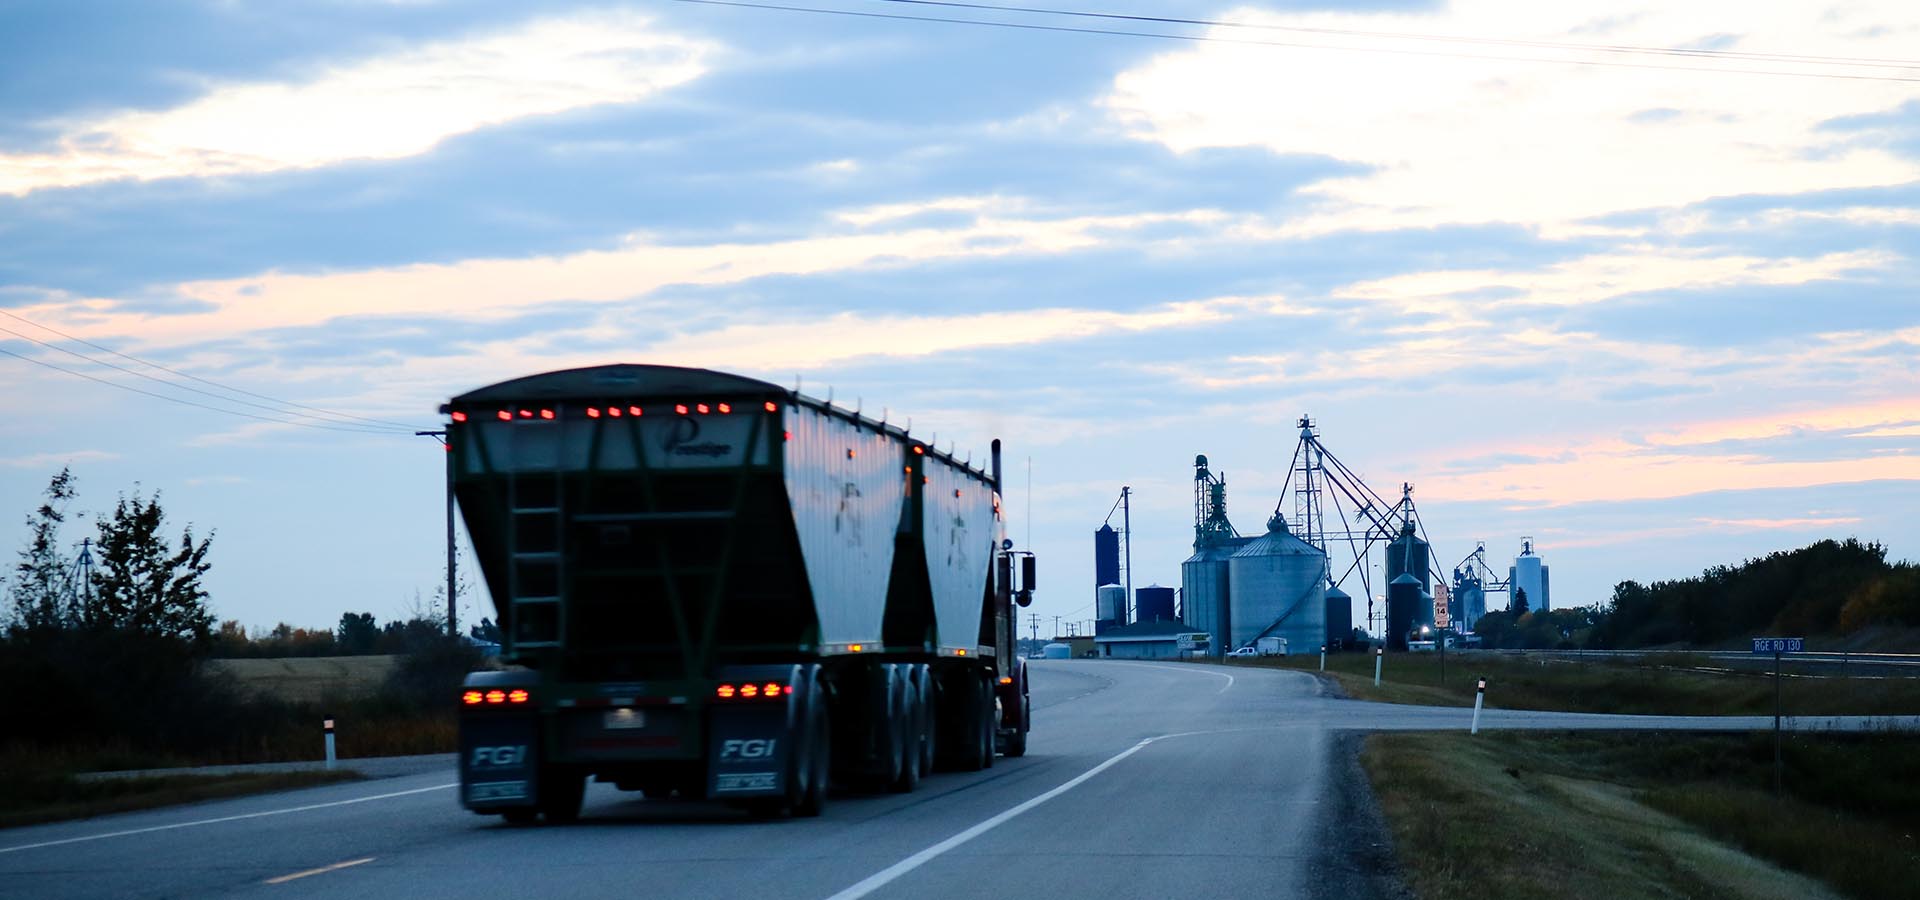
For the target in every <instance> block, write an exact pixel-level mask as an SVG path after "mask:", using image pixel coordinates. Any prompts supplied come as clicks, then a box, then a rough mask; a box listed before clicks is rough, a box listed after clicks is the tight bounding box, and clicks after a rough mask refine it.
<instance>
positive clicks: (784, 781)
mask: <svg viewBox="0 0 1920 900" xmlns="http://www.w3.org/2000/svg"><path fill="white" fill-rule="evenodd" d="M442 414H443V415H445V416H446V417H447V420H448V423H447V449H448V452H449V456H448V461H447V462H448V465H447V472H448V476H447V477H448V479H449V489H450V491H451V492H452V494H453V497H454V499H455V501H456V502H457V504H458V507H459V510H460V513H461V517H462V519H463V521H464V522H465V525H466V529H467V533H468V535H469V536H470V538H471V541H472V545H473V550H474V554H475V556H477V557H478V560H479V565H480V570H481V573H482V575H483V578H484V580H485V582H486V585H487V588H488V592H489V594H490V595H491V597H492V600H493V604H494V609H495V618H496V623H497V625H498V626H499V630H500V634H501V659H502V661H503V662H504V663H505V664H506V665H504V666H502V667H499V668H496V669H490V670H487V671H478V672H474V673H472V674H470V675H469V676H468V677H467V678H466V681H465V683H464V685H463V686H462V688H461V692H460V696H459V697H458V698H457V701H458V708H459V731H460V800H461V803H462V804H463V805H464V806H465V807H466V808H468V809H470V810H472V811H474V812H477V813H482V814H488V815H500V816H504V817H505V818H506V819H507V820H508V821H510V822H515V823H527V822H532V821H534V820H536V819H539V818H544V819H545V820H546V821H548V822H565V821H570V820H572V819H575V818H577V817H578V815H579V813H580V808H581V803H582V796H583V793H584V791H585V786H586V783H587V781H588V779H593V780H596V781H600V782H610V783H612V784H614V785H616V786H617V787H619V788H620V789H622V790H634V791H641V792H644V794H645V796H647V797H648V798H669V797H673V798H688V799H701V800H713V801H721V802H725V803H728V804H731V805H734V806H738V807H742V808H744V809H747V810H749V811H752V812H755V813H757V814H761V815H788V814H790V815H796V816H815V815H819V814H820V812H821V809H822V807H823V804H824V803H825V801H826V798H827V796H828V792H829V789H830V788H832V789H834V790H840V789H843V788H850V789H854V790H869V791H873V790H892V791H902V792H904V791H911V790H913V789H914V787H915V785H916V784H917V783H918V782H919V780H920V778H921V776H922V775H923V774H925V773H927V772H930V771H932V770H935V769H937V768H938V769H953V770H978V769H981V768H984V767H988V766H991V765H993V764H994V758H995V756H996V755H997V754H1006V755H1008V756H1021V755H1023V754H1024V753H1025V752H1026V746H1027V734H1028V730H1029V728H1030V726H1031V720H1032V716H1031V707H1030V704H1029V702H1028V689H1027V671H1026V668H1025V661H1024V660H1022V659H1020V658H1019V655H1018V654H1017V653H1016V652H1015V649H1016V642H1015V635H1014V626H1015V624H1016V619H1015V616H1014V610H1013V607H1014V606H1015V605H1016V604H1017V605H1019V606H1025V605H1027V604H1029V603H1030V602H1031V601H1032V591H1033V589H1034V586H1035V568H1036V567H1035V562H1034V557H1033V555H1032V554H1031V553H1026V552H1016V551H1014V549H1013V545H1012V543H1011V542H1010V541H1008V540H1007V539H1006V537H1005V534H1006V528H1005V523H1004V521H1003V517H1002V507H1001V501H1000V490H999V489H1000V442H999V441H998V440H995V441H994V442H993V445H992V452H991V454H990V456H989V457H988V462H987V464H986V465H985V466H976V465H974V464H973V462H972V461H971V458H970V455H969V458H965V459H963V458H958V457H956V456H955V455H954V454H953V453H952V452H951V449H950V450H949V451H945V452H943V451H941V450H940V449H939V448H937V447H935V446H933V445H932V444H930V443H927V442H925V441H923V440H921V439H919V438H917V437H915V436H913V435H911V434H909V433H908V431H907V430H906V429H904V428H902V427H900V426H898V425H896V424H892V423H889V422H887V421H884V420H882V421H876V420H874V419H872V418H870V417H867V416H864V415H862V414H861V413H860V412H859V411H849V410H846V409H843V408H840V407H837V406H834V405H833V404H832V403H830V402H823V401H820V400H817V399H814V398H811V397H808V396H805V395H802V394H801V393H800V392H799V391H798V390H797V389H794V390H788V389H785V388H781V387H779V386H777V385H774V384H770V383H768V382H765V381H760V380H757V379H752V378H746V377H742V376H739V375H732V374H726V373H721V372H715V371H709V370H704V369H692V368H679V367H672V366H658V365H626V364H622V365H605V366H596V367H590V368H581V369H570V370H565V371H557V372H548V373H544V374H538V375H532V376H528V377H524V378H517V379H514V380H511V381H505V382H501V383H499V384H495V385H491V386H488V387H483V388H479V389H477V390H474V391H470V392H468V393H465V394H462V395H460V396H457V397H454V398H453V399H452V400H451V402H449V403H447V404H446V405H445V406H443V407H442ZM1016 561H1018V563H1019V565H1018V566H1016V565H1015V562H1016ZM1016 569H1017V570H1018V581H1017V582H1016V574H1015V573H1016Z"/></svg>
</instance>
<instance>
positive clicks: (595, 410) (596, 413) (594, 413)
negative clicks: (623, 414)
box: [587, 406, 620, 419]
mask: <svg viewBox="0 0 1920 900" xmlns="http://www.w3.org/2000/svg"><path fill="white" fill-rule="evenodd" d="M613 414H614V415H616V416H617V415H619V414H620V412H619V411H618V410H615V411H614V413H613ZM587 418H589V419H598V418H600V407H598V406H589V407H587Z"/></svg>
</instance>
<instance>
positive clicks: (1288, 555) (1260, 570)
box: [1227, 516, 1327, 653]
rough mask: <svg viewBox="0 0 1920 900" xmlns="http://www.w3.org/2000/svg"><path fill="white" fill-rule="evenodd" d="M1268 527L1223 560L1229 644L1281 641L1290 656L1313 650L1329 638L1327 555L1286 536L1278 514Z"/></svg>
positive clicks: (1284, 525)
mask: <svg viewBox="0 0 1920 900" xmlns="http://www.w3.org/2000/svg"><path fill="white" fill-rule="evenodd" d="M1267 528H1268V531H1267V533H1266V534H1264V535H1261V536H1260V537H1257V538H1254V539H1253V540H1252V541H1250V542H1248V544H1247V545H1246V546H1245V547H1241V548H1240V549H1239V550H1236V551H1234V554H1233V556H1232V557H1231V558H1230V559H1228V561H1227V571H1228V573H1229V574H1228V591H1227V603H1228V607H1229V613H1228V615H1229V620H1230V621H1229V626H1230V627H1229V628H1228V630H1227V634H1228V641H1227V644H1228V646H1229V647H1230V648H1231V647H1244V646H1247V645H1248V644H1251V643H1253V642H1254V639H1255V638H1259V637H1262V636H1267V637H1281V638H1286V639H1287V647H1288V649H1289V651H1290V652H1296V653H1311V652H1317V651H1318V648H1319V646H1320V643H1321V642H1322V641H1324V640H1326V637H1327V603H1326V595H1325V593H1324V589H1325V587H1324V586H1325V585H1326V583H1327V555H1326V554H1325V553H1323V552H1321V550H1320V548H1318V547H1315V546H1313V545H1312V544H1309V543H1307V542H1306V541H1303V540H1301V539H1299V538H1297V537H1294V536H1293V535H1292V534H1289V533H1288V532H1287V526H1286V523H1285V522H1284V521H1282V520H1281V519H1280V517H1279V516H1275V517H1274V518H1273V519H1272V520H1270V521H1269V522H1268V523H1267Z"/></svg>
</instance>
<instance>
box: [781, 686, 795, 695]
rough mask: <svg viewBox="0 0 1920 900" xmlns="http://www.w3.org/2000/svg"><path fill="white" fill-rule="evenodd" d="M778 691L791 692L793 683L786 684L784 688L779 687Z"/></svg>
mask: <svg viewBox="0 0 1920 900" xmlns="http://www.w3.org/2000/svg"><path fill="white" fill-rule="evenodd" d="M780 692H781V693H783V694H791V693H793V685H787V686H786V687H784V688H781V689H780Z"/></svg>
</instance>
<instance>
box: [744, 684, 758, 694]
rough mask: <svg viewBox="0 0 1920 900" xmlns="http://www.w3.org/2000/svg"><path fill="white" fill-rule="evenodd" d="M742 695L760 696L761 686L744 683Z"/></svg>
mask: <svg viewBox="0 0 1920 900" xmlns="http://www.w3.org/2000/svg"><path fill="white" fill-rule="evenodd" d="M740 696H742V697H758V696H760V686H759V685H757V684H743V685H741V686H740Z"/></svg>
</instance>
